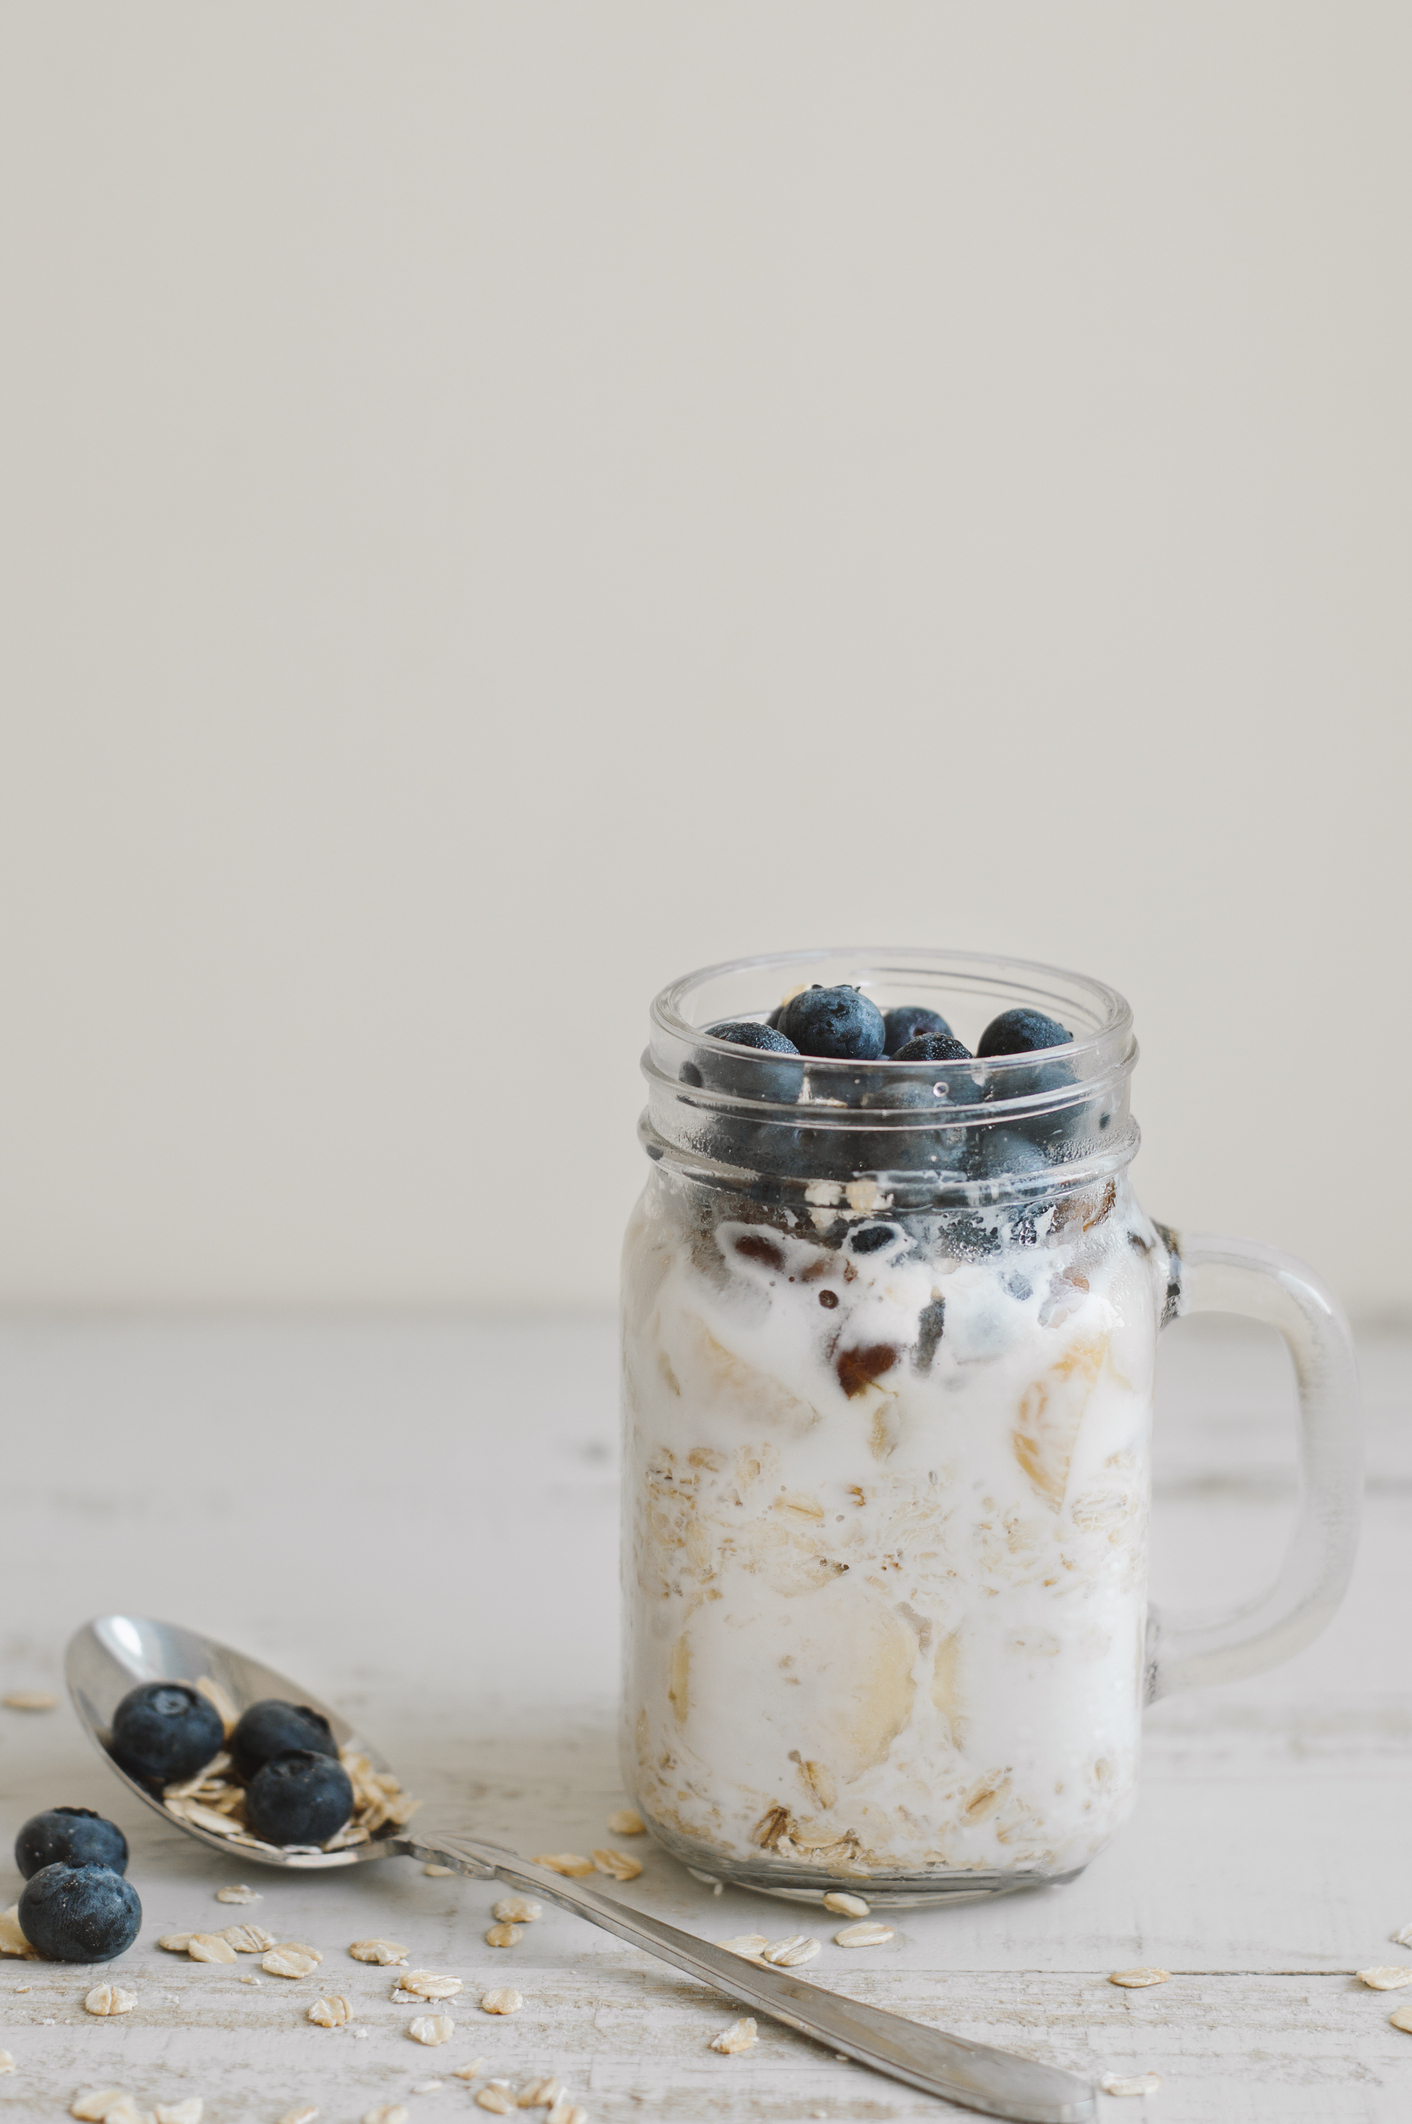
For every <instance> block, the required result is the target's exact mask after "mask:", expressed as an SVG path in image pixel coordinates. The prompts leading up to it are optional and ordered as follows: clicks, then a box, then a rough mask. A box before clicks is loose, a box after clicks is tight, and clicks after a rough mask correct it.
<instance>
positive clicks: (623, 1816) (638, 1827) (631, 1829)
mask: <svg viewBox="0 0 1412 2124" xmlns="http://www.w3.org/2000/svg"><path fill="white" fill-rule="evenodd" d="M606 1827H607V1829H608V1831H609V1833H610V1835H612V1836H646V1834H647V1824H646V1822H644V1820H643V1819H642V1816H641V1815H640V1814H639V1813H638V1811H637V1809H636V1807H618V1808H616V1809H615V1810H614V1812H613V1813H612V1814H610V1815H609V1817H608V1820H607V1824H606Z"/></svg>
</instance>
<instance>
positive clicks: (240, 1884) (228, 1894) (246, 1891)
mask: <svg viewBox="0 0 1412 2124" xmlns="http://www.w3.org/2000/svg"><path fill="white" fill-rule="evenodd" d="M216 1901H217V1902H218V1903H259V1902H263V1901H264V1898H263V1896H262V1895H261V1894H260V1892H259V1890H258V1889H257V1888H247V1887H246V1885H245V1883H244V1881H236V1882H235V1883H234V1884H233V1886H231V1887H229V1888H218V1889H217V1890H216Z"/></svg>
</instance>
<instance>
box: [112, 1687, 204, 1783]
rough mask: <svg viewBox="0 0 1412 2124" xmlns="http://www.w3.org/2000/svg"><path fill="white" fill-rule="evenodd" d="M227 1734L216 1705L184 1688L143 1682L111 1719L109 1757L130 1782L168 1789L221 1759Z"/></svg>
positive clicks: (129, 1692) (126, 1698)
mask: <svg viewBox="0 0 1412 2124" xmlns="http://www.w3.org/2000/svg"><path fill="white" fill-rule="evenodd" d="M224 1744H225V1728H224V1726H223V1725H222V1724H221V1720H220V1714H219V1713H218V1711H217V1710H216V1707H215V1705H214V1704H211V1703H208V1702H207V1701H206V1698H205V1697H204V1696H202V1695H201V1693H200V1691H199V1690H197V1689H191V1688H188V1686H187V1684H186V1683H185V1682H173V1681H159V1682H143V1683H142V1684H141V1685H140V1686H139V1687H138V1688H136V1689H129V1690H128V1692H127V1695H126V1696H125V1697H124V1698H123V1700H122V1702H121V1703H120V1704H119V1705H118V1708H117V1710H116V1711H115V1712H114V1713H113V1727H112V1733H111V1736H110V1738H109V1741H108V1753H109V1754H110V1755H111V1756H113V1757H114V1759H115V1760H116V1761H117V1762H118V1763H119V1764H120V1765H121V1767H122V1768H123V1769H124V1770H126V1771H127V1773H128V1775H129V1776H130V1777H136V1778H140V1779H141V1780H142V1782H143V1783H144V1784H149V1785H152V1784H156V1785H170V1784H176V1783H178V1782H179V1781H180V1780H181V1779H182V1778H185V1777H194V1776H195V1775H196V1772H197V1771H198V1770H200V1769H203V1768H204V1767H205V1765H206V1764H207V1763H209V1762H210V1760H211V1757H212V1756H213V1755H217V1754H219V1752H220V1750H221V1748H222V1747H223V1746H224Z"/></svg>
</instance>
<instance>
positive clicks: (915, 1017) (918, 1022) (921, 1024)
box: [883, 1003, 951, 1059]
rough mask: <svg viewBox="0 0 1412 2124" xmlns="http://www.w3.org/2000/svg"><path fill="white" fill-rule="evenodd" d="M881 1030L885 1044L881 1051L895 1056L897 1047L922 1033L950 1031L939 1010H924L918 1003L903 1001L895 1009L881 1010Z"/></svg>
mask: <svg viewBox="0 0 1412 2124" xmlns="http://www.w3.org/2000/svg"><path fill="white" fill-rule="evenodd" d="M883 1031H884V1035H885V1041H886V1044H885V1045H884V1048H883V1053H884V1054H886V1055H891V1056H893V1057H894V1059H895V1058H896V1055H897V1050H898V1048H899V1047H905V1046H906V1045H907V1042H908V1041H909V1040H915V1039H917V1038H918V1037H919V1036H920V1035H921V1034H922V1033H948V1034H949V1033H950V1031H951V1027H950V1026H949V1025H948V1024H947V1022H946V1020H945V1018H943V1016H942V1015H941V1012H940V1011H939V1010H924V1009H923V1008H922V1005H921V1004H920V1003H904V1004H902V1006H901V1007H900V1008H899V1009H897V1010H885V1011H884V1012H883Z"/></svg>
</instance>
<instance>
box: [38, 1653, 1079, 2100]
mask: <svg viewBox="0 0 1412 2124" xmlns="http://www.w3.org/2000/svg"><path fill="white" fill-rule="evenodd" d="M64 1671H65V1674H66V1677H67V1680H68V1685H69V1694H70V1695H71V1696H72V1698H73V1701H74V1708H75V1710H76V1711H77V1712H78V1715H79V1720H80V1723H81V1724H82V1726H83V1729H84V1731H85V1732H86V1733H87V1735H88V1737H89V1739H90V1740H91V1741H92V1742H93V1744H94V1746H95V1747H96V1748H97V1749H98V1751H99V1753H100V1754H101V1755H102V1756H103V1759H104V1761H105V1762H106V1763H107V1765H108V1768H109V1769H110V1770H111V1771H112V1773H113V1775H114V1777H118V1778H121V1779H122V1781H123V1783H124V1784H125V1785H126V1786H127V1788H128V1790H129V1792H133V1793H135V1794H136V1795H137V1797H138V1799H140V1800H142V1801H143V1803H144V1804H145V1805H146V1806H149V1807H151V1808H152V1809H153V1810H154V1811H155V1812H156V1813H157V1814H159V1815H160V1816H161V1817H162V1820H163V1821H164V1822H165V1823H166V1825H167V1827H168V1828H177V1829H182V1830H184V1831H185V1832H186V1834H187V1835H188V1836H194V1837H196V1838H197V1840H198V1841H199V1842H201V1843H203V1844H209V1845H210V1846H211V1848H212V1849H213V1850H216V1851H221V1852H224V1853H225V1854H226V1855H227V1856H230V1855H231V1854H232V1853H233V1852H239V1854H240V1856H241V1858H242V1859H243V1860H244V1859H252V1860H258V1862H259V1863H260V1864H261V1865H262V1866H288V1867H291V1868H297V1869H298V1870H299V1871H300V1872H306V1873H307V1872H322V1871H327V1870H329V1869H331V1868H332V1867H335V1866H356V1865H359V1864H361V1863H362V1862H363V1861H364V1860H366V1859H379V1858H416V1859H421V1860H423V1861H424V1862H427V1861H430V1862H431V1863H434V1864H436V1865H441V1866H446V1867H449V1868H450V1869H451V1871H452V1872H453V1873H463V1874H470V1875H471V1876H473V1877H474V1878H476V1879H480V1880H502V1881H506V1882H508V1883H509V1885H510V1886H511V1887H512V1888H516V1889H519V1890H520V1891H521V1892H522V1893H529V1894H531V1895H542V1896H544V1897H545V1898H546V1899H547V1900H548V1901H550V1902H554V1903H559V1904H560V1905H562V1907H563V1908H564V1909H566V1910H572V1911H573V1912H574V1913H575V1914H576V1915H577V1916H579V1917H583V1918H587V1919H588V1920H589V1922H590V1923H591V1924H594V1925H601V1926H602V1927H603V1929H604V1931H605V1932H612V1933H616V1934H617V1936H618V1938H619V1939H621V1940H626V1941H627V1942H628V1944H629V1945H630V1946H633V1947H642V1948H645V1949H646V1951H647V1952H648V1953H649V1954H655V1955H656V1956H657V1957H658V1958H659V1959H660V1960H661V1961H664V1962H671V1963H672V1964H673V1965H674V1966H675V1967H676V1968H678V1969H684V1970H685V1971H686V1972H687V1974H688V1975H689V1976H693V1977H697V1978H699V1979H700V1981H701V1982H703V1983H705V1984H709V1985H710V1986H711V1987H712V1989H713V1990H715V1991H718V1992H724V1993H725V1995H726V1997H727V1998H731V1999H736V2000H738V2001H740V2003H741V2004H742V2005H745V2006H749V2007H753V2008H754V2010H755V2011H756V2012H757V2013H765V2014H768V2015H769V2016H770V2017H771V2019H773V2020H776V2021H783V2022H784V2024H785V2026H786V2027H788V2028H794V2029H797V2030H798V2031H799V2032H800V2034H801V2035H807V2036H812V2037H813V2038H814V2040H815V2041H816V2042H819V2043H823V2044H825V2045H826V2046H827V2047H828V2048H829V2049H830V2050H832V2051H833V2052H834V2053H835V2054H842V2055H843V2056H845V2057H850V2058H853V2059H855V2060H856V2061H857V2063H858V2064H860V2065H867V2066H870V2067H871V2068H872V2070H873V2071H874V2072H882V2073H886V2074H887V2075H888V2077H889V2078H891V2079H894V2080H902V2081H904V2082H905V2083H906V2085H907V2086H909V2087H919V2088H921V2090H922V2091H923V2093H924V2094H931V2095H940V2096H942V2097H943V2098H944V2099H945V2100H948V2101H951V2102H959V2103H960V2104H961V2106H962V2107H963V2108H966V2109H978V2110H982V2111H984V2113H985V2114H986V2115H987V2116H995V2117H1007V2118H1013V2119H1015V2120H1016V2124H1094V2119H1095V2107H1094V2090H1093V2085H1092V2083H1091V2082H1090V2081H1088V2080H1085V2079H1082V2078H1080V2077H1079V2075H1078V2074H1077V2073H1072V2072H1066V2071H1064V2070H1063V2069H1062V2068H1061V2067H1059V2066H1056V2065H1041V2064H1036V2063H1035V2062H1034V2061H1033V2060H1032V2059H1030V2058H1021V2057H1016V2056H1015V2054H1014V2053H1013V2052H1012V2051H1008V2050H995V2049H993V2048H992V2047H991V2046H990V2044H988V2043H973V2042H971V2041H970V2040H969V2038H967V2037H965V2036H953V2035H946V2034H944V2033H943V2032H942V2030H941V2029H939V2028H925V2027H923V2026H922V2024H921V2023H920V2022H918V2021H909V2020H906V2019H904V2017H903V2016H902V2015H901V2014H897V2013H885V2012H884V2011H883V2010H882V2009H881V2008H880V2007H877V2006H867V2005H863V2004H862V2003H860V2002H859V2001H857V2000H855V1999H845V1998H841V1997H840V1996H839V1995H838V1993H837V1992H831V1991H826V1990H824V1989H823V1987H822V1986H821V1985H818V1984H812V1983H810V1982H809V1981H808V1980H807V1979H806V1978H802V1977H798V1976H796V1975H795V1974H794V1972H793V1971H792V1970H790V1969H781V1968H777V1967H774V1966H772V1965H771V1964H769V1963H766V1962H764V1961H759V1960H754V1959H747V1957H746V1956H744V1955H741V1954H737V1953H735V1952H733V1951H732V1950H731V1949H728V1948H724V1947H716V1946H713V1945H712V1944H711V1942H710V1941H708V1940H701V1939H697V1938H696V1937H695V1936H694V1934H692V1933H689V1932H682V1931H681V1930H680V1929H679V1928H678V1927H677V1926H675V1925H668V1924H664V1923H663V1921H662V1920H661V1919H660V1918H655V1917H652V1916H650V1915H649V1914H648V1913H647V1912H646V1911H645V1910H634V1909H633V1908H632V1907H631V1905H629V1904H626V1903H620V1902H619V1901H618V1900H617V1899H616V1897H613V1896H610V1895H608V1894H606V1893H605V1892H604V1890H603V1889H601V1888H598V1887H590V1886H589V1884H588V1882H587V1881H586V1880H584V1879H580V1878H572V1879H566V1878H565V1877H564V1876H563V1875H561V1874H559V1873H556V1872H552V1871H551V1870H550V1869H549V1868H548V1867H547V1866H542V1865H540V1864H538V1863H537V1862H536V1861H535V1860H533V1859H523V1858H520V1857H519V1856H518V1855H517V1854H516V1853H515V1852H513V1851H506V1850H504V1849H503V1848H502V1847H501V1846H500V1845H498V1844H487V1843H484V1842H483V1841H482V1840H481V1839H480V1838H478V1837H477V1836H476V1835H475V1833H474V1828H473V1825H471V1824H469V1823H468V1822H466V1821H464V1820H462V1819H460V1818H459V1817H457V1816H456V1815H455V1814H448V1813H446V1812H444V1811H440V1810H438V1811H437V1812H436V1813H435V1815H434V1816H433V1817H432V1819H430V1820H428V1819H426V1818H425V1817H423V1816H421V1815H418V1816H417V1818H416V1819H415V1821H413V1822H411V1823H409V1824H408V1825H407V1826H405V1827H402V1828H397V1827H395V1826H394V1825H393V1824H391V1823H386V1824H384V1826H383V1828H382V1829H380V1830H377V1831H374V1833H373V1835H372V1836H371V1837H370V1838H369V1840H368V1842H367V1843H364V1844H353V1845H350V1846H348V1847H347V1848H345V1849H343V1850H340V1851H307V1850H302V1851H296V1850H289V1851H278V1850H276V1849H275V1847H274V1846H273V1845H271V1844H261V1843H259V1842H258V1841H257V1840H256V1839H255V1838H253V1837H252V1838H249V1839H248V1840H243V1839H242V1837H241V1836H240V1835H238V1834H237V1835H231V1836H217V1835H216V1834H215V1833H214V1831H212V1830H207V1829H203V1828H202V1827H201V1825H200V1824H199V1823H197V1822H192V1821H188V1820H187V1819H186V1818H185V1816H182V1815H177V1814H173V1813H172V1812H171V1810H170V1809H169V1808H168V1807H166V1806H164V1805H163V1803H162V1800H161V1798H160V1797H159V1796H157V1795H156V1794H154V1793H153V1792H151V1791H149V1790H148V1788H147V1787H146V1786H145V1785H143V1784H141V1783H139V1781H138V1780H137V1779H136V1778H133V1777H129V1776H128V1774H127V1772H126V1771H125V1770H124V1769H123V1768H122V1767H121V1765H120V1764H119V1763H117V1762H115V1761H114V1759H113V1757H112V1755H111V1754H110V1753H109V1749H108V1741H109V1737H110V1734H111V1728H112V1720H113V1713H114V1712H115V1711H116V1709H117V1707H118V1704H119V1703H120V1702H121V1700H122V1698H123V1697H124V1696H126V1694H127V1692H128V1690H129V1689H132V1688H135V1687H136V1686H137V1685H138V1683H139V1682H153V1681H181V1682H187V1683H189V1684H190V1685H191V1686H192V1687H193V1688H197V1687H199V1686H200V1684H201V1683H202V1682H203V1681H205V1682H214V1683H215V1684H216V1685H217V1686H218V1688H219V1689H220V1690H221V1691H222V1692H223V1693H224V1694H225V1695H226V1696H227V1697H228V1698H229V1699H230V1703H231V1705H232V1707H233V1709H234V1710H235V1712H236V1714H237V1716H238V1715H239V1714H240V1713H241V1712H242V1711H244V1710H246V1709H247V1708H248V1707H249V1705H251V1704H254V1703H258V1702H259V1701H260V1699H261V1698H262V1697H269V1696H273V1697H278V1698H281V1699H282V1700H283V1701H284V1702H286V1703H297V1704H307V1705H308V1707H309V1708H310V1710H312V1711H321V1712H322V1713H323V1715H324V1717H325V1718H326V1719H327V1720H328V1722H329V1725H330V1726H331V1727H332V1729H333V1733H334V1737H335V1739H336V1740H337V1741H338V1742H339V1745H340V1746H342V1745H344V1744H345V1743H347V1742H350V1741H351V1742H352V1743H353V1744H354V1746H355V1747H357V1748H358V1749H359V1750H360V1751H361V1752H362V1753H363V1754H364V1755H366V1756H367V1758H368V1760H369V1762H371V1763H372V1765H373V1767H374V1769H375V1770H377V1771H381V1772H384V1773H388V1774H391V1773H392V1765H391V1764H390V1763H389V1762H388V1761H387V1759H386V1758H385V1757H384V1756H382V1755H380V1754H379V1753H378V1751H377V1749H376V1748H374V1747H373V1746H372V1744H371V1743H370V1742H369V1741H367V1740H366V1739H365V1738H364V1736H363V1735H362V1734H361V1733H359V1732H356V1731H355V1730H354V1728H353V1727H352V1726H350V1725H349V1723H348V1721H347V1720H346V1719H344V1718H340V1717H339V1715H338V1713H337V1712H336V1711H334V1710H332V1709H331V1708H330V1707H329V1705H327V1704H321V1703H320V1702H319V1699H318V1698H317V1697H316V1696H314V1695H312V1694H311V1692H310V1691H309V1690H308V1689H306V1688H305V1687H304V1686H303V1684H302V1683H300V1682H294V1681H291V1680H290V1679H289V1677H288V1676H287V1675H284V1674H277V1673H276V1672H275V1670H274V1668H273V1667H267V1666H265V1665H263V1664H262V1662H261V1661H259V1660H258V1659H248V1658H247V1657H246V1655H245V1654H244V1653H243V1652H236V1651H234V1650H233V1649H232V1647H231V1646H229V1645H222V1644H218V1643H217V1642H216V1641H215V1640H214V1639H213V1638H209V1637H202V1636H201V1635H200V1634H199V1632H197V1631H195V1630H186V1629H183V1628H182V1627H181V1626H180V1625H178V1624H176V1623H163V1622H153V1621H151V1620H150V1619H148V1618H146V1617H144V1616H140V1615H103V1616H100V1617H99V1618H98V1619H97V1621H95V1622H91V1623H86V1624H85V1625H84V1627H83V1628H82V1629H81V1630H79V1631H78V1632H77V1633H76V1634H75V1636H74V1637H73V1638H72V1639H71V1640H70V1643H69V1648H68V1651H67V1653H66V1654H65V1659H64ZM429 1811H430V1810H429ZM849 1885H850V1887H852V1886H854V1885H855V1883H853V1882H852V1881H850V1883H849Z"/></svg>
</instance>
